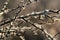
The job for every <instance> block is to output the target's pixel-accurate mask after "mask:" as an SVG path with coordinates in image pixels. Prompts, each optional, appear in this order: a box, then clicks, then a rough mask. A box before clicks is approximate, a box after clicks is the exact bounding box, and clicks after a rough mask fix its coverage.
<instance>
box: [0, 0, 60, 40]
mask: <svg viewBox="0 0 60 40" xmlns="http://www.w3.org/2000/svg"><path fill="white" fill-rule="evenodd" d="M29 1H30V0H29ZM30 3H31V1H30V2H29V3H27V4H25V6H27V5H29V4H30ZM6 5H7V4H6ZM25 6H24V5H22V6H19V5H18V7H16V8H14V9H11V10H10V11H8V12H12V11H14V10H16V9H19V11H18V12H17V13H16V15H15V17H14V18H11V19H8V20H3V21H1V22H0V26H3V25H6V24H8V23H10V28H9V29H8V32H3V31H2V30H0V33H7V34H9V33H10V32H11V31H10V29H11V27H12V24H11V23H12V22H13V21H15V20H16V19H23V20H24V21H25V22H26V23H29V24H31V25H32V26H34V27H35V28H36V29H39V30H41V31H42V32H43V33H44V35H45V37H47V39H48V40H54V38H55V36H57V35H58V34H60V32H59V33H57V34H56V35H55V36H53V37H52V36H51V35H49V34H48V33H47V32H46V31H45V29H44V28H43V27H42V26H41V28H39V27H37V26H36V25H35V24H34V23H33V22H31V21H30V20H27V19H26V18H28V17H31V16H33V17H34V16H39V18H40V16H41V15H44V16H45V18H46V17H48V18H50V19H51V20H52V23H53V22H54V19H53V17H50V16H49V15H48V14H49V13H50V12H51V13H53V14H58V15H59V14H60V10H44V11H40V12H32V13H30V14H26V15H21V16H18V15H19V13H20V12H21V10H23V8H24V7H25ZM4 11H5V9H4V10H1V13H4ZM39 20H42V19H39ZM42 21H44V20H42ZM4 27H5V26H4ZM15 31H16V30H15ZM20 33H21V32H20ZM7 34H6V35H7Z"/></svg>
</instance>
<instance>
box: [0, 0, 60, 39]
mask: <svg viewBox="0 0 60 40" xmlns="http://www.w3.org/2000/svg"><path fill="white" fill-rule="evenodd" d="M6 1H7V0H0V10H1V9H2V8H3V7H4V2H6ZM30 1H31V3H30V4H29V5H27V6H25V8H24V9H23V10H22V11H21V12H20V13H19V15H18V16H21V15H26V14H30V13H32V12H39V11H43V10H46V9H51V10H55V9H57V10H60V0H30ZM28 2H29V0H9V2H8V4H7V5H6V7H7V9H10V10H11V9H14V8H16V7H17V6H18V5H19V6H22V4H26V3H28ZM18 10H19V9H18ZM18 10H15V11H12V12H8V13H4V14H3V15H1V16H0V20H1V21H2V20H5V19H6V20H7V19H8V18H14V16H15V15H16V13H17V12H18ZM52 15H53V16H55V15H56V16H58V15H57V14H52ZM59 17H60V15H59ZM56 19H57V20H56V21H55V22H54V23H52V24H48V23H45V24H44V26H46V28H45V27H44V28H45V29H46V31H47V32H48V33H49V34H51V35H52V36H54V35H55V34H57V33H58V32H60V18H56ZM32 20H33V19H32ZM35 21H38V20H35ZM22 25H23V24H22ZM29 32H31V31H29ZM29 32H28V31H27V33H29ZM27 33H26V34H27ZM32 34H33V33H32ZM28 36H30V34H28ZM17 38H18V37H17ZM36 38H37V37H36ZM56 39H57V40H59V39H60V35H57V36H56ZM12 40H15V39H12ZM16 40H21V39H19V38H18V39H16ZM27 40H28V39H27ZM30 40H35V39H30ZM36 40H40V39H36ZM42 40H43V39H42Z"/></svg>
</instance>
